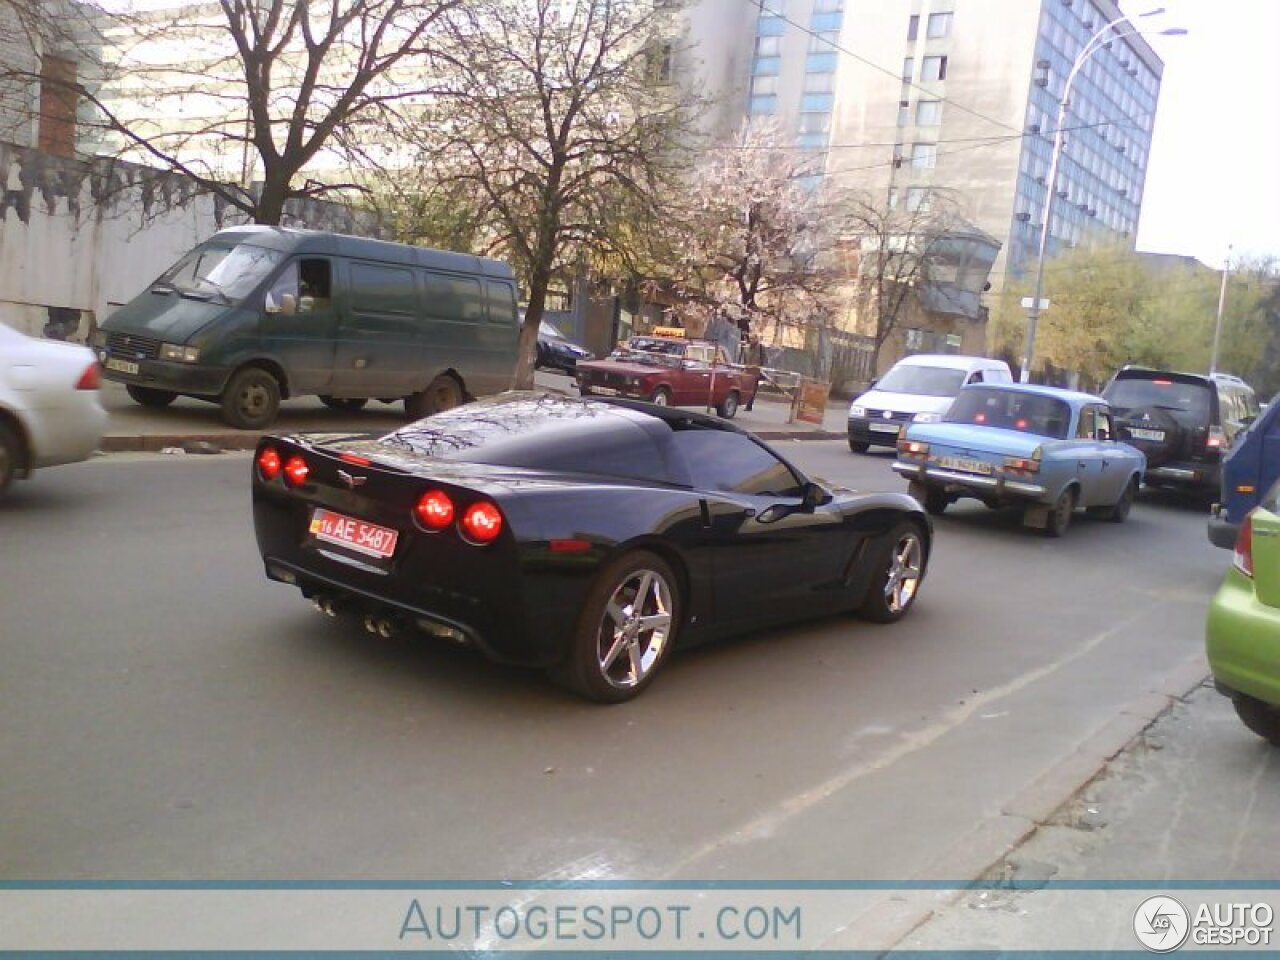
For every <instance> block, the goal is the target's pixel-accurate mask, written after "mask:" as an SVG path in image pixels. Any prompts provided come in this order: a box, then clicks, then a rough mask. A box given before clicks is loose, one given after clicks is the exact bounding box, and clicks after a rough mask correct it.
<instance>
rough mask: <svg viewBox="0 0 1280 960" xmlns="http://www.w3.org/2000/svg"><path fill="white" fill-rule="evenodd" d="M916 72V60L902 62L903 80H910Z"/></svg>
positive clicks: (909, 59) (910, 58) (909, 58)
mask: <svg viewBox="0 0 1280 960" xmlns="http://www.w3.org/2000/svg"><path fill="white" fill-rule="evenodd" d="M915 72H916V58H915V57H907V58H906V59H904V60H903V61H902V79H903V80H910V79H911V78H912V77H913V76H914V75H915Z"/></svg>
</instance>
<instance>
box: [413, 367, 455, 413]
mask: <svg viewBox="0 0 1280 960" xmlns="http://www.w3.org/2000/svg"><path fill="white" fill-rule="evenodd" d="M463 400H464V396H463V393H462V384H460V383H459V382H458V381H457V380H455V379H454V378H453V377H451V376H449V374H447V373H442V374H440V376H438V377H436V378H435V379H434V380H432V381H431V384H430V386H428V387H427V389H425V390H420V391H418V392H417V393H415V394H413V395H412V396H408V397H405V398H404V409H405V413H407V414H409V417H410V419H413V420H421V419H422V418H423V417H429V416H431V415H432V414H433V413H441V412H442V411H444V410H452V409H453V408H454V407H458V406H461V405H462V402H463Z"/></svg>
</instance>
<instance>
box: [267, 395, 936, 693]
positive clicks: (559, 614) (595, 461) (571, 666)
mask: <svg viewBox="0 0 1280 960" xmlns="http://www.w3.org/2000/svg"><path fill="white" fill-rule="evenodd" d="M253 516H254V526H255V529H256V531H257V539H258V547H259V550H260V551H261V554H262V558H263V561H264V563H265V566H266V574H267V576H268V577H269V578H270V579H272V580H278V581H281V582H284V583H288V584H291V585H293V586H295V587H298V588H300V589H301V590H302V593H303V595H304V596H306V597H309V598H311V599H312V600H313V601H315V603H316V604H317V605H318V606H319V607H320V608H322V609H323V610H324V611H326V612H328V613H338V612H341V611H350V612H352V613H354V614H355V615H356V616H357V617H359V618H361V619H363V622H364V625H365V627H366V629H369V630H371V631H377V632H379V633H382V634H384V635H387V636H390V635H392V634H393V633H395V632H397V631H399V630H412V629H415V628H416V629H421V630H423V631H425V632H427V633H430V634H436V635H439V636H442V637H446V638H449V639H452V640H454V641H456V642H459V643H463V644H467V645H470V646H473V647H475V648H477V649H479V650H480V651H481V652H483V653H484V654H485V655H487V656H488V657H490V658H491V659H493V660H495V661H500V662H504V663H513V664H522V665H526V666H530V667H537V668H543V669H545V670H547V671H548V673H549V674H550V676H551V677H552V678H553V679H554V680H555V681H557V682H559V683H560V684H562V685H564V686H566V687H568V688H569V689H571V690H574V691H576V692H577V693H579V694H581V695H583V696H585V697H587V698H590V699H593V700H598V701H603V702H615V701H621V700H626V699H628V698H630V697H633V696H635V695H636V694H637V693H639V692H640V691H641V690H642V689H644V688H645V687H646V686H647V685H648V684H649V683H650V681H651V680H652V679H653V676H654V674H655V673H656V672H657V670H658V668H659V667H660V666H661V665H662V663H663V662H664V661H665V659H666V657H667V655H668V653H669V651H670V649H671V648H672V647H673V646H676V645H681V646H683V645H687V644H693V643H697V642H700V641H703V640H709V639H712V638H715V637H721V636H725V635H728V634H733V633H738V632H742V631H749V630H757V629H760V628H762V627H767V626H769V625H771V624H778V623H784V622H787V621H792V620H799V619H804V618H809V617H815V616H823V615H830V614H836V613H841V612H846V611H857V612H858V613H860V614H861V615H862V616H863V617H865V618H867V619H869V620H873V621H876V622H881V623H889V622H893V621H896V620H898V619H900V618H901V617H903V616H904V615H905V614H906V613H907V612H908V611H909V610H910V608H911V606H912V605H913V603H914V602H915V600H916V597H917V594H918V590H919V587H920V583H921V581H922V580H923V578H924V575H925V570H926V565H927V563H928V559H929V550H930V540H931V533H930V525H929V521H928V518H927V517H926V516H925V515H924V512H923V511H922V510H921V509H920V506H919V504H917V503H916V502H915V501H914V500H912V499H911V498H910V497H907V496H904V495H902V494H894V493H855V492H854V491H851V490H846V489H843V488H840V487H833V486H829V485H827V484H824V483H821V482H819V481H817V480H813V479H810V478H808V477H806V476H805V475H804V474H803V473H801V472H800V471H799V470H798V469H796V468H795V467H794V466H792V465H791V464H790V463H788V462H787V461H786V460H785V459H784V458H783V457H782V456H781V455H779V454H778V453H776V452H775V451H774V450H772V449H771V448H769V447H768V446H766V445H765V444H764V443H762V442H761V441H760V440H758V439H757V438H755V437H754V436H752V435H751V434H749V433H747V432H745V431H743V430H739V429H737V428H736V427H734V426H732V425H731V424H728V423H725V422H724V421H723V420H719V419H717V418H715V417H709V416H706V415H703V414H700V413H695V412H690V411H684V410H679V411H677V410H671V409H664V408H661V407H657V406H654V405H652V404H647V403H641V402H637V401H630V400H622V399H616V398H615V399H612V400H607V401H602V400H593V399H580V398H577V397H563V396H557V395H553V394H543V393H532V392H512V393H507V394H503V395H501V396H498V397H494V398H490V399H488V400H481V401H477V402H475V403H472V404H468V405H466V406H463V407H459V408H457V409H455V410H450V411H447V412H445V413H441V414H438V415H436V416H433V417H428V418H427V419H425V420H422V421H419V422H417V423H414V424H411V425H408V426H405V427H403V428H401V429H399V430H397V431H395V432H394V433H391V434H388V435H387V436H385V437H382V438H381V439H370V438H368V437H357V436H351V437H345V436H335V435H331V434H326V435H321V436H313V437H307V436H295V437H280V436H271V437H266V438H264V439H263V440H262V441H261V442H260V444H259V445H258V448H257V453H256V455H255V460H254V465H253Z"/></svg>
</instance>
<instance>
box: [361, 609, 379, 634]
mask: <svg viewBox="0 0 1280 960" xmlns="http://www.w3.org/2000/svg"><path fill="white" fill-rule="evenodd" d="M364 628H365V630H366V631H368V632H369V633H377V632H378V618H377V617H375V616H374V615H373V614H372V613H369V614H365V618H364Z"/></svg>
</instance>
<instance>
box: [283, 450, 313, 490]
mask: <svg viewBox="0 0 1280 960" xmlns="http://www.w3.org/2000/svg"><path fill="white" fill-rule="evenodd" d="M310 473H311V468H310V467H308V466H307V461H305V460H303V459H302V458H301V457H300V456H298V455H297V454H294V455H293V456H292V457H290V458H289V459H288V460H286V461H285V462H284V482H285V483H287V484H288V485H289V486H291V487H300V486H302V485H303V484H304V483H306V482H307V477H308V475H309V474H310Z"/></svg>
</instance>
